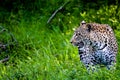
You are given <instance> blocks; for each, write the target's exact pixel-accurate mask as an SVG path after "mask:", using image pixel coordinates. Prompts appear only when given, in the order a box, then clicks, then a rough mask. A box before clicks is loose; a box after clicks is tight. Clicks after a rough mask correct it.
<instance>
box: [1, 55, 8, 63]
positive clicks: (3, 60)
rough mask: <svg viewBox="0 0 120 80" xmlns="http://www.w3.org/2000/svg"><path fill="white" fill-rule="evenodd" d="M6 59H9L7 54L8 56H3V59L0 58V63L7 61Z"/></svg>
mask: <svg viewBox="0 0 120 80" xmlns="http://www.w3.org/2000/svg"><path fill="white" fill-rule="evenodd" d="M8 60H9V56H8V57H6V58H4V59H2V60H0V63H4V62H7V61H8Z"/></svg>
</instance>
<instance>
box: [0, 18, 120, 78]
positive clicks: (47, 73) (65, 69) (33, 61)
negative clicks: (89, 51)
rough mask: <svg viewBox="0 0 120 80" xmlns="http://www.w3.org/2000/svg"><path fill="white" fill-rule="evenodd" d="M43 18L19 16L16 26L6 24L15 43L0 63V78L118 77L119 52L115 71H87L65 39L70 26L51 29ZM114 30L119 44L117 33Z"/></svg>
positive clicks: (103, 69) (68, 38)
mask: <svg viewBox="0 0 120 80" xmlns="http://www.w3.org/2000/svg"><path fill="white" fill-rule="evenodd" d="M45 20H46V18H45ZM45 20H44V19H43V18H42V19H39V20H35V19H34V18H33V20H32V21H31V22H27V21H25V20H24V19H22V20H21V22H20V23H19V24H18V25H11V27H7V28H8V30H10V31H11V32H12V33H13V34H14V36H15V38H16V39H17V41H18V45H17V46H16V48H15V49H13V51H11V53H9V55H10V60H9V61H8V62H7V63H6V64H0V79H2V80H9V79H10V80H18V79H20V80H119V78H120V67H119V65H120V60H119V58H120V55H119V54H120V52H119V53H118V56H117V67H116V70H115V71H109V70H107V69H106V68H101V69H100V70H98V72H95V73H91V74H88V72H87V71H86V69H85V67H84V65H82V63H81V62H80V61H79V55H78V50H77V48H76V47H73V46H72V45H71V44H70V42H69V40H70V38H71V36H72V34H73V31H72V28H71V29H69V30H66V31H63V32H62V31H61V30H60V29H59V27H58V26H53V28H52V30H51V29H49V28H48V27H47V25H45ZM6 26H8V25H6ZM64 27H66V26H64ZM115 33H116V37H117V40H118V43H119V44H120V42H119V40H120V37H119V35H120V32H119V31H115ZM119 47H120V46H119Z"/></svg>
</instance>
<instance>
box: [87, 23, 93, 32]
mask: <svg viewBox="0 0 120 80" xmlns="http://www.w3.org/2000/svg"><path fill="white" fill-rule="evenodd" d="M86 26H87V31H88V32H90V31H91V30H92V27H91V25H90V24H87V25H86Z"/></svg>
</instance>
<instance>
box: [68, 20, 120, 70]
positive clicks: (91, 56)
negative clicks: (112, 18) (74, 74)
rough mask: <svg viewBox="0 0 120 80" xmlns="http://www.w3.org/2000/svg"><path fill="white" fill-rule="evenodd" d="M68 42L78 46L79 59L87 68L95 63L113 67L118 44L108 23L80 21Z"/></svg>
mask: <svg viewBox="0 0 120 80" xmlns="http://www.w3.org/2000/svg"><path fill="white" fill-rule="evenodd" d="M70 42H71V44H73V45H74V46H77V47H78V53H79V56H80V61H81V62H82V63H83V64H84V65H85V67H86V68H87V70H91V69H92V70H94V69H95V67H96V66H97V65H99V66H100V65H103V66H105V67H106V68H107V69H109V70H110V69H113V68H115V65H116V56H117V52H118V44H117V40H116V37H115V34H114V31H113V29H112V28H111V26H109V25H108V24H100V23H86V22H85V21H82V22H81V23H80V26H79V27H78V28H77V29H76V30H75V31H74V34H73V36H72V38H71V40H70Z"/></svg>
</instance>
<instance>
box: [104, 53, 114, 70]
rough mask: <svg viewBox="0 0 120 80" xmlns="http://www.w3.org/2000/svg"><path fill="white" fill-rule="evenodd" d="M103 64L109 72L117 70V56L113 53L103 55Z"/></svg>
mask: <svg viewBox="0 0 120 80" xmlns="http://www.w3.org/2000/svg"><path fill="white" fill-rule="evenodd" d="M102 63H103V64H104V65H106V67H107V69H108V70H115V65H116V54H113V53H112V51H111V52H105V54H103V55H102Z"/></svg>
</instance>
